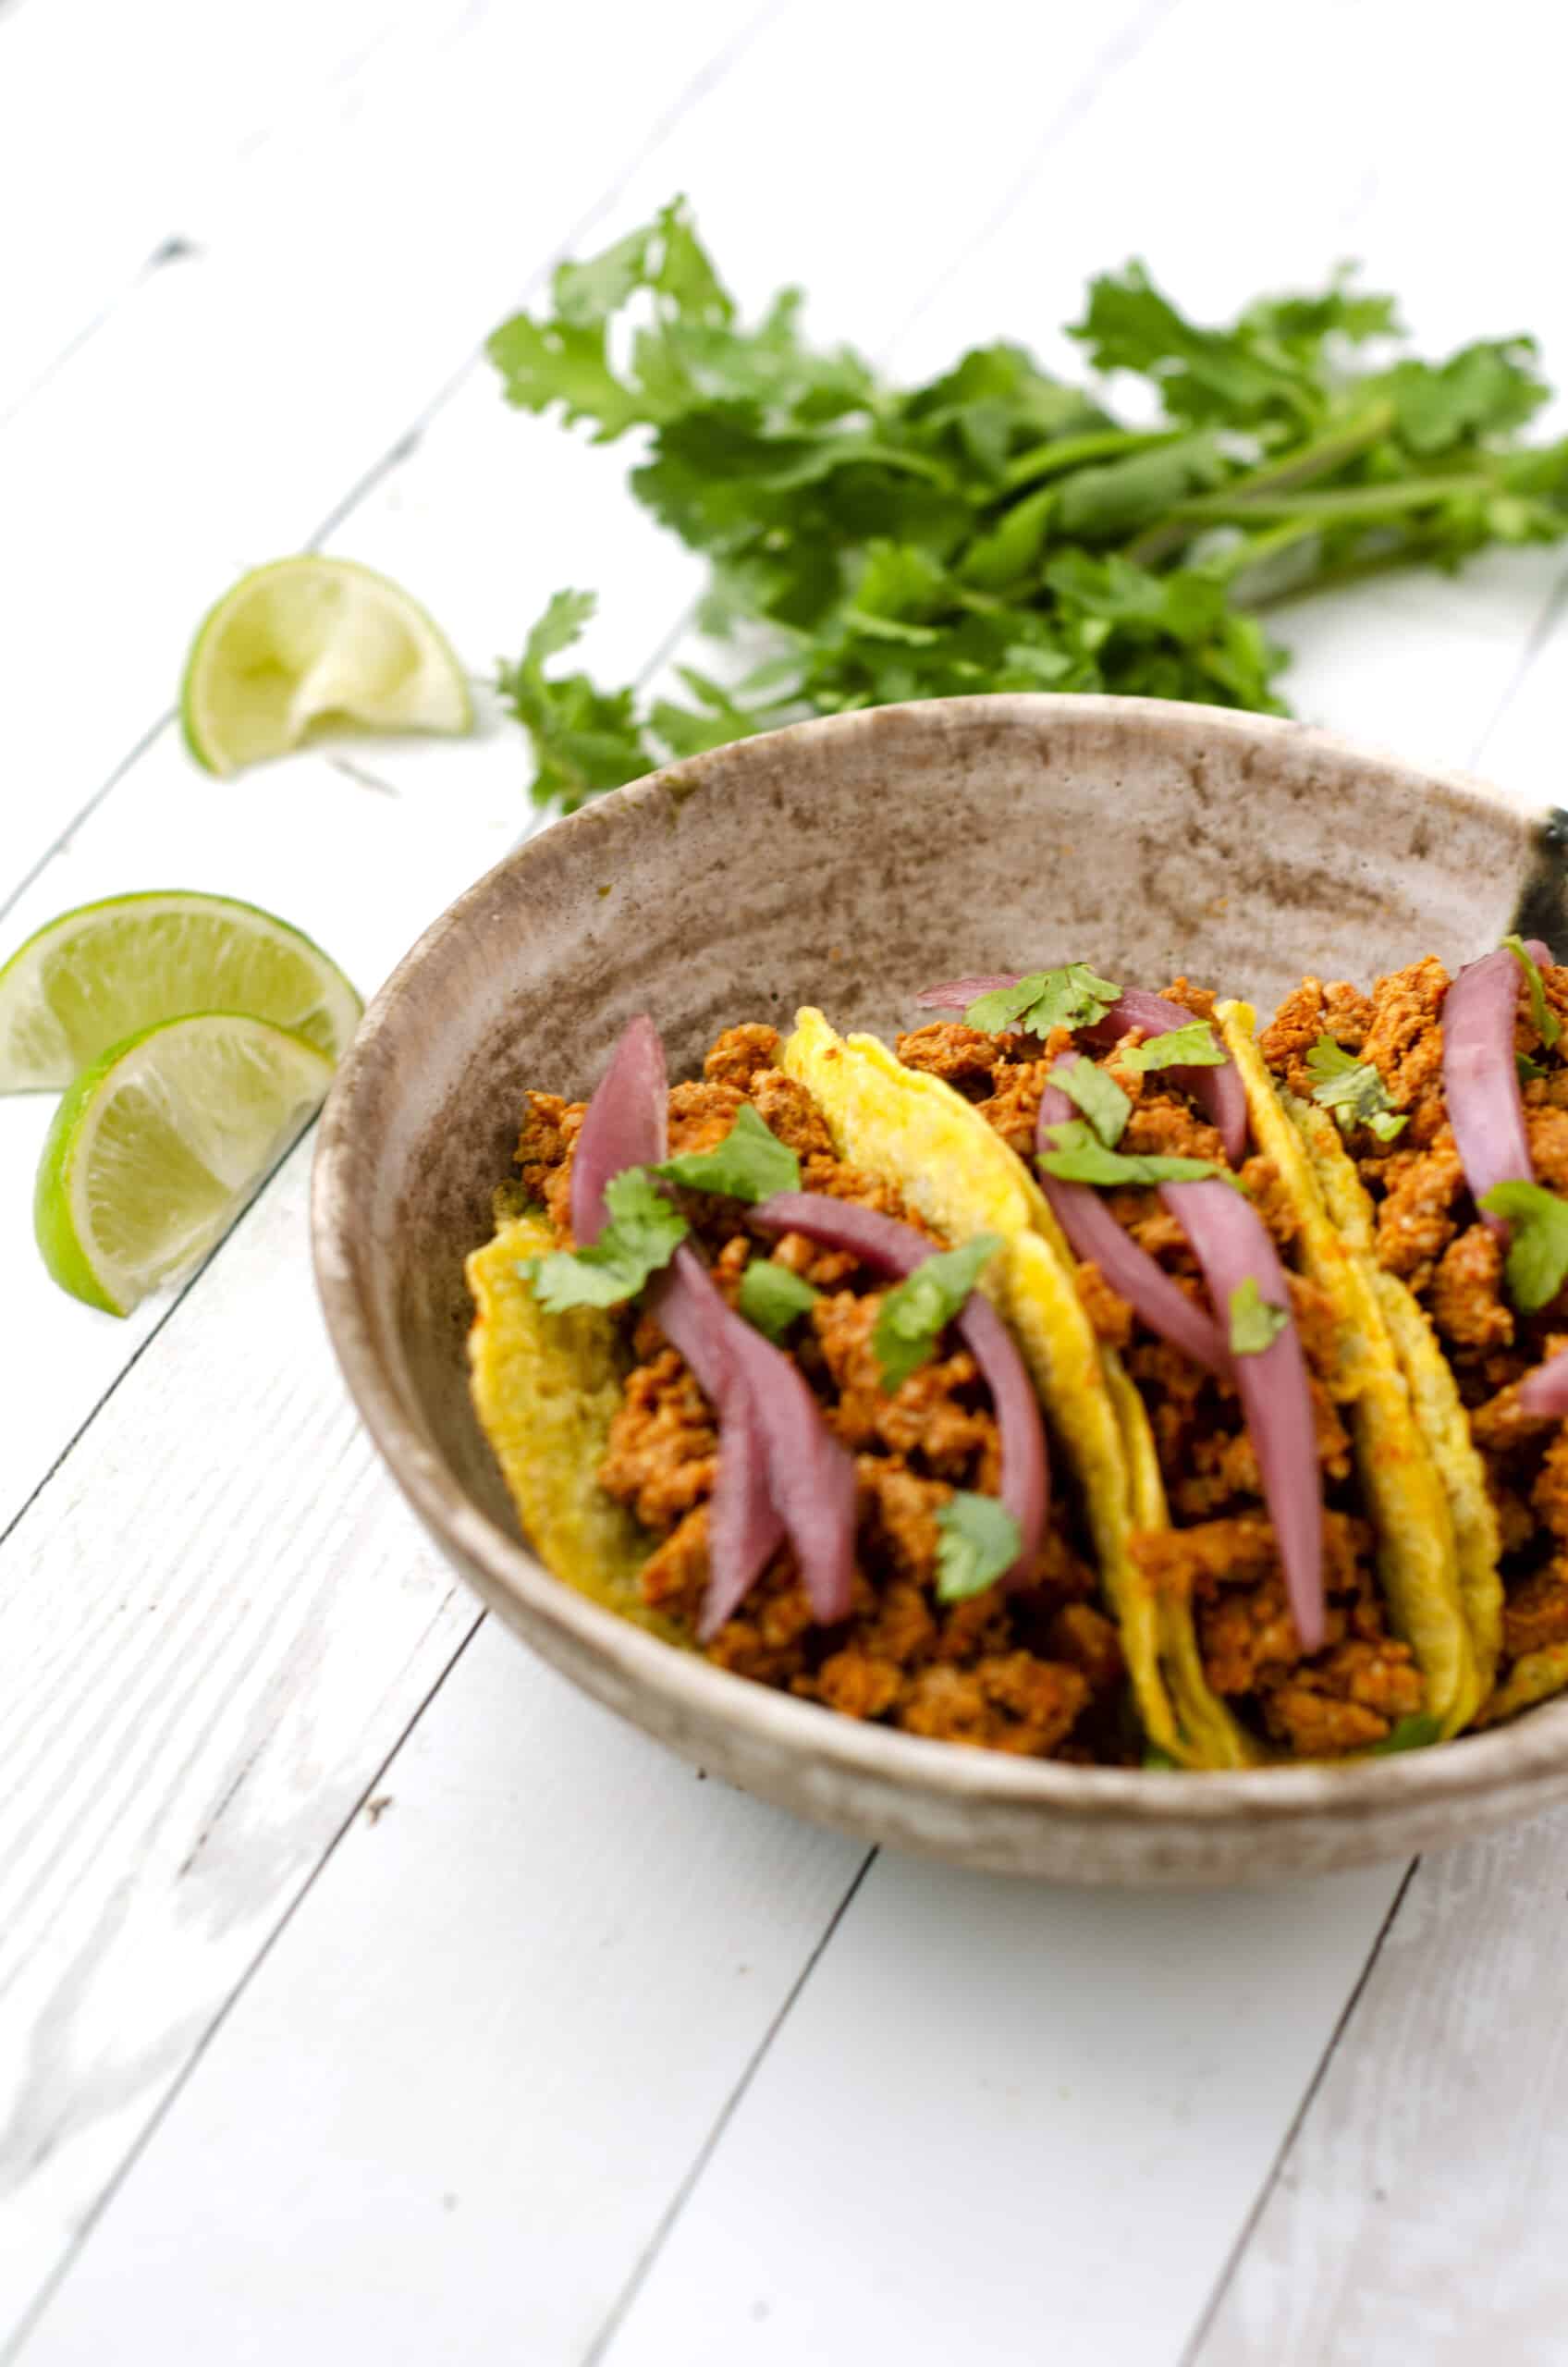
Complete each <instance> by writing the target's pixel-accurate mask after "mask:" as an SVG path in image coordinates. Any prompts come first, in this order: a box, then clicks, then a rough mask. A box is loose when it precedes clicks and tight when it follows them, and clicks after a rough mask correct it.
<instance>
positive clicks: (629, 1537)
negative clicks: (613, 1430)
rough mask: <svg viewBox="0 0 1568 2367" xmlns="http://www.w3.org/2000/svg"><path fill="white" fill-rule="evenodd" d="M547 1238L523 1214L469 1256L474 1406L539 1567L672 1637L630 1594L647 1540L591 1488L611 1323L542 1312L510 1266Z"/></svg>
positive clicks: (603, 1427)
mask: <svg viewBox="0 0 1568 2367" xmlns="http://www.w3.org/2000/svg"><path fill="white" fill-rule="evenodd" d="M555 1246H556V1236H555V1233H554V1230H553V1228H552V1227H551V1225H550V1224H549V1222H548V1220H546V1219H545V1218H544V1217H542V1216H522V1217H517V1218H513V1219H512V1220H510V1221H508V1222H507V1223H504V1224H503V1225H502V1226H501V1228H500V1230H499V1232H498V1233H496V1236H495V1239H494V1240H493V1241H488V1242H486V1243H485V1245H484V1248H483V1249H476V1250H474V1251H473V1253H472V1256H471V1257H469V1259H468V1262H467V1267H466V1269H465V1270H466V1272H467V1275H468V1286H469V1290H470V1292H471V1294H472V1298H473V1302H474V1307H475V1314H474V1318H473V1323H472V1327H471V1329H470V1331H469V1343H468V1344H469V1372H470V1386H471V1389H472V1395H473V1404H474V1410H475V1412H476V1413H477V1415H478V1417H479V1422H480V1427H481V1429H483V1430H484V1435H485V1437H486V1438H487V1439H488V1440H489V1441H490V1444H491V1446H492V1448H493V1449H494V1450H495V1453H496V1461H497V1462H498V1463H499V1465H500V1466H501V1475H502V1477H503V1478H504V1479H505V1480H506V1483H507V1490H508V1494H509V1495H510V1497H511V1500H512V1502H513V1503H514V1504H515V1505H516V1507H517V1514H518V1518H519V1519H520V1520H521V1523H522V1526H523V1528H524V1530H525V1532H526V1534H527V1537H528V1540H529V1542H530V1544H531V1545H532V1546H533V1550H534V1551H535V1552H536V1553H537V1554H538V1556H539V1558H540V1560H541V1561H542V1562H543V1563H544V1564H545V1566H546V1568H547V1569H549V1570H550V1571H551V1572H552V1573H553V1574H554V1576H557V1578H563V1579H564V1580H565V1581H566V1583H567V1585H568V1586H572V1587H575V1588H577V1590H578V1592H579V1593H580V1594H585V1595H591V1596H592V1597H593V1599H594V1601H595V1602H601V1603H603V1604H604V1605H605V1606H606V1609H607V1610H610V1611H614V1612H618V1613H619V1614H620V1616H621V1617H622V1618H623V1619H632V1620H635V1621H636V1622H637V1624H638V1625H639V1626H642V1627H648V1628H651V1629H652V1630H653V1631H654V1633H655V1635H659V1636H662V1637H665V1638H666V1640H667V1641H668V1642H680V1641H681V1640H682V1638H681V1637H680V1633H679V1631H678V1629H677V1628H676V1627H675V1625H674V1624H673V1623H672V1622H671V1621H669V1620H668V1619H665V1618H662V1617H661V1616H660V1615H659V1614H658V1613H656V1612H655V1611H651V1610H650V1609H649V1608H648V1606H647V1604H646V1603H644V1602H643V1598H642V1595H641V1593H640V1592H639V1590H638V1584H637V1580H638V1574H639V1572H640V1571H641V1570H642V1568H643V1564H644V1563H645V1562H646V1561H647V1559H648V1557H649V1555H650V1554H651V1553H652V1552H653V1550H654V1539H652V1538H651V1537H650V1536H649V1535H648V1534H647V1532H646V1530H645V1529H643V1528H642V1527H640V1526H639V1525H638V1523H637V1522H636V1521H635V1520H634V1519H633V1518H632V1516H631V1514H630V1513H629V1512H628V1511H627V1509H626V1507H625V1505H624V1504H620V1503H618V1502H616V1500H615V1498H614V1497H613V1496H610V1495H607V1494H606V1492H605V1490H604V1489H602V1488H601V1487H600V1485H599V1479H598V1472H599V1466H600V1464H601V1463H602V1462H603V1460H604V1457H605V1451H606V1447H607V1446H608V1444H609V1433H610V1424H611V1422H612V1421H613V1419H614V1418H615V1413H616V1408H617V1407H618V1405H619V1404H620V1391H621V1380H622V1378H623V1369H622V1364H621V1359H620V1353H619V1343H618V1339H617V1334H616V1328H615V1323H614V1320H613V1318H611V1317H610V1316H609V1315H607V1314H606V1313H605V1312H603V1311H602V1310H601V1309H599V1308H596V1307H573V1308H572V1309H571V1310H570V1312H569V1313H567V1314H565V1315H546V1314H545V1312H544V1311H543V1309H542V1308H541V1307H540V1306H539V1305H538V1303H537V1302H536V1300H535V1298H534V1295H533V1291H532V1289H531V1288H530V1287H529V1285H528V1283H527V1282H524V1281H523V1279H522V1277H521V1274H520V1273H519V1272H518V1265H519V1261H520V1260H521V1259H522V1258H524V1257H539V1256H541V1255H542V1254H543V1253H544V1252H545V1251H547V1250H550V1249H553V1248H554V1247H555Z"/></svg>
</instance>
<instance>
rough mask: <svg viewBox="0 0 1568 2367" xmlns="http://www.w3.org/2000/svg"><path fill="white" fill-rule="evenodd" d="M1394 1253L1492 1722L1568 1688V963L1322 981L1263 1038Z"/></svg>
mask: <svg viewBox="0 0 1568 2367" xmlns="http://www.w3.org/2000/svg"><path fill="white" fill-rule="evenodd" d="M1261 1048H1262V1050H1263V1052H1264V1054H1265V1057H1266V1059H1267V1061H1268V1065H1269V1068H1270V1070H1271V1072H1272V1073H1273V1075H1274V1076H1275V1078H1276V1080H1277V1082H1278V1083H1279V1085H1280V1087H1281V1089H1282V1091H1283V1093H1284V1096H1285V1098H1286V1100H1287V1103H1288V1105H1289V1106H1290V1107H1291V1108H1292V1110H1293V1111H1294V1112H1295V1113H1296V1115H1297V1119H1298V1122H1299V1124H1300V1125H1301V1127H1302V1130H1303V1132H1304V1134H1306V1135H1307V1136H1308V1137H1309V1138H1310V1139H1311V1141H1312V1143H1313V1145H1314V1155H1315V1158H1316V1159H1317V1164H1318V1167H1319V1170H1320V1171H1321V1172H1322V1173H1323V1175H1324V1176H1325V1178H1326V1179H1328V1180H1329V1188H1330V1189H1331V1190H1332V1191H1334V1192H1335V1193H1337V1195H1338V1196H1339V1197H1340V1199H1341V1204H1342V1208H1343V1223H1344V1225H1345V1227H1346V1229H1347V1231H1348V1232H1350V1233H1353V1234H1354V1237H1356V1238H1357V1240H1358V1241H1359V1242H1360V1244H1361V1245H1362V1248H1363V1251H1364V1254H1365V1256H1366V1257H1367V1259H1368V1260H1369V1261H1370V1262H1371V1263H1372V1265H1373V1266H1374V1267H1375V1269H1376V1273H1377V1278H1378V1288H1379V1291H1380V1293H1381V1295H1382V1298H1383V1302H1384V1305H1385V1307H1386V1308H1387V1310H1388V1312H1389V1315H1390V1324H1391V1328H1392V1330H1393V1331H1394V1335H1395V1338H1396V1341H1397V1343H1398V1344H1399V1347H1400V1352H1401V1355H1402V1359H1403V1365H1404V1368H1405V1371H1406V1374H1407V1377H1408V1379H1409V1382H1410V1387H1411V1392H1412V1398H1413V1402H1414V1404H1415V1409H1416V1414H1417V1417H1418V1419H1419V1420H1420V1422H1421V1425H1422V1428H1423V1429H1424V1432H1425V1434H1426V1435H1427V1439H1428V1441H1429V1442H1430V1445H1431V1448H1432V1452H1433V1453H1434V1455H1435V1457H1436V1459H1437V1461H1438V1463H1439V1467H1440V1469H1441V1471H1442V1474H1443V1477H1444V1480H1445V1483H1446V1485H1447V1488H1448V1491H1449V1495H1450V1499H1451V1503H1452V1514H1453V1518H1454V1523H1455V1527H1456V1531H1457V1533H1458V1534H1459V1536H1460V1538H1461V1541H1462V1546H1463V1547H1464V1552H1465V1559H1466V1564H1467V1568H1466V1574H1465V1575H1466V1587H1465V1593H1466V1602H1467V1606H1468V1608H1469V1613H1470V1620H1471V1625H1472V1628H1473V1630H1474V1632H1475V1634H1476V1643H1477V1650H1478V1653H1479V1656H1480V1659H1481V1663H1482V1668H1483V1673H1484V1674H1485V1676H1486V1678H1487V1680H1488V1686H1489V1688H1490V1690H1489V1692H1488V1699H1487V1700H1486V1701H1485V1703H1484V1704H1483V1706H1482V1708H1481V1711H1480V1716H1479V1720H1478V1723H1493V1722H1495V1721H1496V1720H1497V1719H1498V1718H1500V1717H1506V1716H1509V1715H1511V1714H1512V1713H1513V1711H1517V1710H1520V1709H1524V1708H1527V1707H1529V1706H1530V1705H1531V1704H1532V1703H1534V1702H1536V1701H1539V1700H1543V1699H1547V1698H1548V1696H1549V1695H1550V1694H1553V1693H1556V1692H1559V1691H1561V1690H1562V1688H1563V1687H1564V1686H1568V1429H1565V1428H1564V1424H1563V1417H1564V1415H1565V1414H1568V1356H1565V1355H1564V1352H1565V1351H1568V1290H1565V1287H1564V1286H1565V1283H1568V969H1565V968H1562V967H1561V966H1558V965H1556V964H1554V963H1552V961H1551V959H1550V953H1549V951H1548V949H1547V948H1546V946H1545V945H1543V944H1541V943H1539V942H1538V941H1537V940H1530V941H1527V942H1526V941H1525V940H1522V939H1520V938H1510V939H1509V940H1507V942H1506V943H1505V944H1504V945H1503V946H1501V947H1500V948H1499V949H1498V950H1496V951H1494V952H1492V953H1490V954H1488V955H1487V956H1486V957H1485V958H1484V959H1483V960H1481V961H1478V962H1476V963H1471V964H1469V965H1468V966H1467V967H1466V968H1465V969H1463V970H1461V971H1460V972H1459V973H1458V975H1456V976H1454V977H1451V976H1450V975H1449V974H1448V972H1447V971H1446V970H1445V969H1444V967H1443V965H1442V964H1441V963H1439V962H1437V961H1434V960H1427V961H1422V962H1416V963H1412V964H1411V965H1410V966H1409V967H1408V968H1406V969H1403V970H1399V971H1395V972H1393V973H1392V974H1391V975H1389V976H1387V977H1382V978H1379V979H1378V980H1377V981H1376V982H1375V983H1374V985H1373V987H1372V988H1371V990H1370V992H1368V993H1363V992H1361V991H1360V990H1359V989H1357V988H1356V987H1353V986H1349V985H1345V984H1342V983H1335V984H1327V985H1326V984H1325V983H1324V982H1323V981H1321V980H1319V979H1317V978H1306V979H1305V980H1304V981H1303V982H1302V984H1301V985H1300V986H1299V987H1296V988H1295V990H1294V991H1293V992H1292V994H1291V995H1289V996H1288V997H1287V998H1286V1000H1285V1001H1284V1002H1283V1003H1282V1004H1281V1006H1280V1010H1279V1012H1278V1013H1277V1014H1276V1016H1275V1018H1274V1020H1273V1021H1272V1023H1271V1024H1270V1025H1269V1026H1268V1028H1267V1029H1266V1030H1265V1032H1264V1035H1263V1036H1262V1038H1261Z"/></svg>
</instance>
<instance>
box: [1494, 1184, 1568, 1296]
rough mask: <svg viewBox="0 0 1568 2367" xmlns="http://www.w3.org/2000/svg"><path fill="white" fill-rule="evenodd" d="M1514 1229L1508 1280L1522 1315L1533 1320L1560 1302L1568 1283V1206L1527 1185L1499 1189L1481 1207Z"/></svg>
mask: <svg viewBox="0 0 1568 2367" xmlns="http://www.w3.org/2000/svg"><path fill="white" fill-rule="evenodd" d="M1480 1205H1481V1207H1482V1208H1484V1209H1485V1211H1486V1213H1487V1215H1488V1216H1489V1217H1503V1218H1505V1219H1506V1220H1507V1222H1508V1225H1509V1227H1510V1232H1509V1240H1508V1257H1507V1261H1506V1263H1505V1264H1504V1267H1503V1280H1504V1281H1505V1282H1506V1283H1507V1284H1508V1295H1509V1297H1510V1298H1511V1299H1512V1300H1513V1304H1514V1306H1516V1307H1517V1308H1518V1309H1519V1311H1520V1313H1521V1314H1522V1315H1534V1314H1535V1313H1536V1312H1537V1308H1539V1307H1543V1306H1547V1305H1548V1304H1549V1302H1550V1300H1552V1299H1554V1298H1555V1297H1556V1296H1557V1294H1558V1292H1559V1291H1560V1290H1561V1289H1562V1284H1563V1281H1564V1279H1565V1278H1568V1201H1565V1200H1560V1199H1559V1198H1558V1196H1557V1195H1556V1193H1555V1192H1549V1191H1548V1190H1547V1189H1546V1186H1545V1185H1544V1184H1526V1183H1525V1182H1524V1181H1523V1180H1522V1179H1519V1180H1515V1181H1513V1182H1510V1183H1507V1184H1493V1186H1492V1188H1491V1190H1490V1191H1489V1192H1488V1194H1487V1195H1486V1196H1485V1198H1484V1199H1483V1200H1482V1201H1481V1203H1480Z"/></svg>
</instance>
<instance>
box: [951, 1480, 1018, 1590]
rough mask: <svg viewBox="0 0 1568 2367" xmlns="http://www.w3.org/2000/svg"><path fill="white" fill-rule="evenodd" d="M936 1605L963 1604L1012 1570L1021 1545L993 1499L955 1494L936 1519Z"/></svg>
mask: <svg viewBox="0 0 1568 2367" xmlns="http://www.w3.org/2000/svg"><path fill="white" fill-rule="evenodd" d="M937 1527H938V1529H940V1531H941V1537H940V1539H939V1540H938V1542H937V1600H938V1601H939V1602H966V1601H967V1600H968V1599H969V1597H970V1596H971V1595H973V1594H984V1593H985V1591H986V1588H987V1587H993V1586H995V1585H996V1582H997V1580H998V1578H999V1577H1001V1576H1003V1575H1004V1574H1005V1573H1006V1572H1007V1571H1009V1570H1011V1567H1012V1565H1013V1564H1014V1563H1015V1562H1016V1561H1017V1559H1018V1556H1019V1553H1020V1551H1022V1548H1023V1537H1022V1536H1021V1534H1020V1532H1019V1527H1018V1523H1017V1522H1016V1521H1015V1520H1014V1518H1013V1516H1012V1515H1011V1513H1010V1512H1009V1511H1008V1510H1007V1508H1006V1506H1005V1505H1003V1504H999V1503H998V1502H997V1500H996V1498H995V1496H974V1495H971V1494H970V1493H969V1491H968V1490H967V1489H963V1488H959V1489H956V1490H954V1492H953V1494H952V1495H951V1496H950V1497H949V1500H948V1502H946V1503H945V1504H944V1505H943V1506H942V1507H941V1510H940V1511H939V1512H938V1513H937Z"/></svg>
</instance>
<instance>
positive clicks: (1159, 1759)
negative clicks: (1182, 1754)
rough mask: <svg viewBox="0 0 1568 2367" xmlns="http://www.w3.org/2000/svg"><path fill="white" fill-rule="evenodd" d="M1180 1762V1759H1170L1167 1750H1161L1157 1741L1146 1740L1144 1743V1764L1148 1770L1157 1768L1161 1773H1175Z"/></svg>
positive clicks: (1152, 1770) (1151, 1770)
mask: <svg viewBox="0 0 1568 2367" xmlns="http://www.w3.org/2000/svg"><path fill="white" fill-rule="evenodd" d="M1181 1763H1182V1762H1181V1760H1177V1759H1172V1758H1171V1756H1170V1752H1169V1751H1168V1750H1161V1748H1160V1747H1159V1745H1158V1743H1157V1742H1146V1743H1145V1745H1144V1766H1145V1769H1146V1770H1147V1771H1148V1772H1151V1773H1152V1772H1154V1771H1155V1770H1157V1769H1158V1771H1159V1772H1161V1773H1175V1772H1178V1771H1179V1769H1180V1767H1181Z"/></svg>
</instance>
